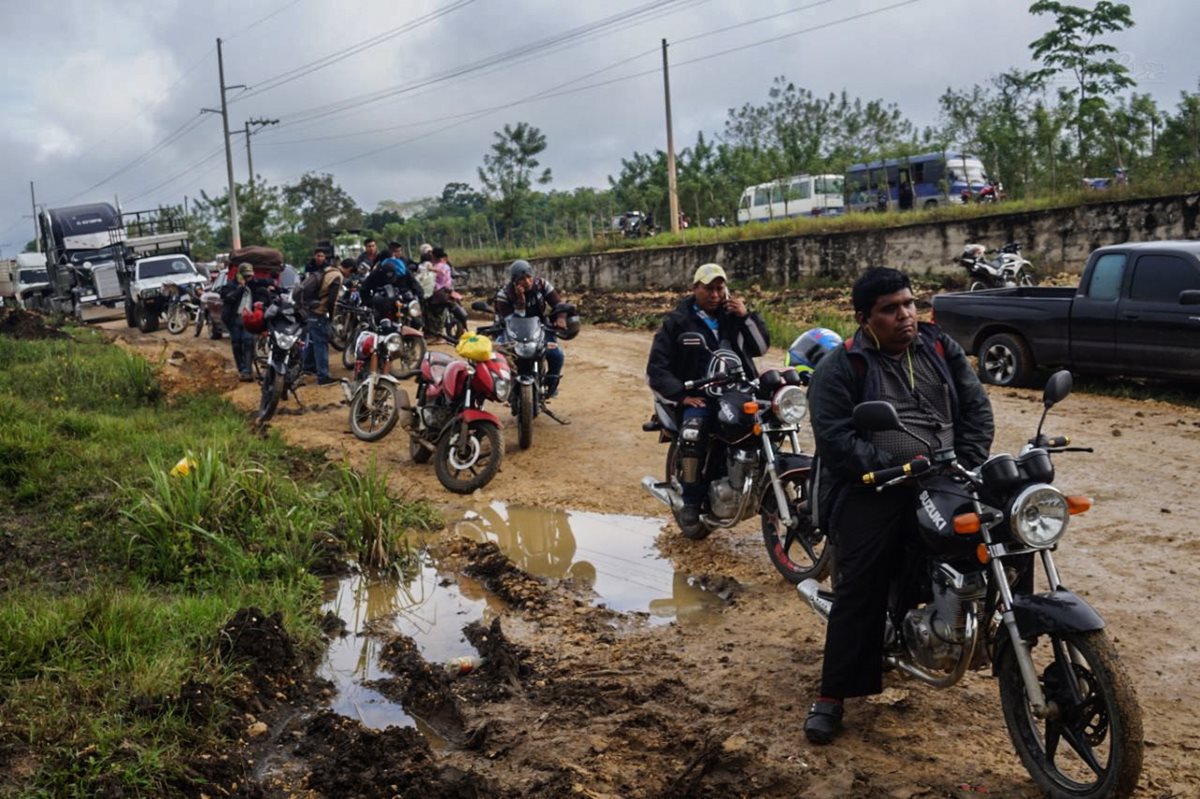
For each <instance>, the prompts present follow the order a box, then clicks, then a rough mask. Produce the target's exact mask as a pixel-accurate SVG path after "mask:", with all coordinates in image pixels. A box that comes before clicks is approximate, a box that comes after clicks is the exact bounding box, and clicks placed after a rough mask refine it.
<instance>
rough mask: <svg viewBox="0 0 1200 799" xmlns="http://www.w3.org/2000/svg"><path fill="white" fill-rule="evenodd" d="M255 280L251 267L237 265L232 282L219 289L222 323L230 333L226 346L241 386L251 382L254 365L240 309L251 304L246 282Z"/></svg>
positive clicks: (252, 348) (229, 281)
mask: <svg viewBox="0 0 1200 799" xmlns="http://www.w3.org/2000/svg"><path fill="white" fill-rule="evenodd" d="M253 278H254V267H253V266H251V265H250V264H239V265H238V268H237V269H236V270H235V271H234V273H233V277H232V279H230V280H228V281H226V283H225V285H223V286H221V288H220V289H218V293H219V294H220V296H221V322H222V323H223V324H224V325H225V329H226V330H228V331H229V343H230V345H231V346H232V347H233V364H234V366H236V367H237V371H238V379H239V380H241V381H242V382H243V383H249V382H251V381H252V380H254V376H253V374H252V373H251V366H252V365H253V363H254V337H253V336H252V335H251V334H250V333H248V332H246V328H245V326H244V325H242V310H243V309H244V308H249V307H250V303H251V299H252V298H251V295H250V287H249V286H248V285H247V283H248V282H249V281H250V280H251V279H253Z"/></svg>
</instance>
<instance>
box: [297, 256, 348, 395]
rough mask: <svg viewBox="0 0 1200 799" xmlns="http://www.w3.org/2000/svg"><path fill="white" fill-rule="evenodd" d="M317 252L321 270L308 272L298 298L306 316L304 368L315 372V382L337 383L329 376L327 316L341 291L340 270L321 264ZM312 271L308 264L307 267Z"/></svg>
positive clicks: (333, 266)
mask: <svg viewBox="0 0 1200 799" xmlns="http://www.w3.org/2000/svg"><path fill="white" fill-rule="evenodd" d="M317 252H318V253H320V255H321V256H322V257H321V262H322V268H321V271H319V272H316V271H310V273H309V274H308V275H307V276H305V278H304V285H303V286H301V287H300V296H301V301H302V303H303V305H304V309H305V310H306V311H307V312H308V317H307V318H306V319H305V321H304V326H305V334H306V335H307V337H308V346H307V347H305V349H304V368H305V370H306V371H311V372H314V373H316V375H317V385H319V386H324V385H328V384H330V383H336V382H337V381H336V380H334V379H333V378H332V377H330V376H329V334H330V330H329V317H330V315H331V314H332V313H333V309H334V308H335V307H336V304H337V298H338V295H339V294H340V293H341V290H342V271H341V269H339V268H338V267H337V266H336V265H334V264H327V263H324V252H323V251H321V250H318V251H317ZM310 270H311V266H310Z"/></svg>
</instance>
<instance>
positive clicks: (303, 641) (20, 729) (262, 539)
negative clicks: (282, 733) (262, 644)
mask: <svg viewBox="0 0 1200 799" xmlns="http://www.w3.org/2000/svg"><path fill="white" fill-rule="evenodd" d="M71 336H72V338H64V339H53V340H15V339H12V338H7V337H4V336H0V365H2V366H0V709H2V712H0V772H2V773H3V776H0V795H13V796H95V795H100V794H105V795H124V796H132V795H142V796H158V795H164V794H167V793H172V792H174V791H173V790H172V789H171V787H174V788H178V786H180V785H182V784H185V783H186V782H187V781H189V779H191V778H193V777H194V775H192V774H190V773H189V772H188V771H187V766H186V764H187V763H188V762H189V758H190V757H191V756H194V755H195V754H196V753H197V752H207V751H219V750H220V748H221V747H222V746H223V745H224V744H227V743H228V742H227V741H225V740H224V739H223V738H222V732H221V730H220V723H221V721H223V720H224V717H225V716H226V715H227V714H225V713H222V712H220V711H221V710H222V708H225V709H226V710H227V707H225V706H224V705H223V704H222V702H223V700H222V696H223V690H224V689H228V688H229V687H230V686H231V685H232V684H233V682H234V681H235V680H236V678H237V672H238V668H239V666H238V664H236V663H223V662H221V660H220V658H219V657H218V654H217V652H218V647H217V634H218V631H219V630H220V629H221V627H222V625H224V624H225V623H226V622H227V621H229V619H230V618H231V617H232V616H233V615H234V612H235V611H236V610H237V609H239V608H244V607H251V606H255V607H258V608H262V609H264V610H265V611H266V612H268V613H270V612H273V611H280V612H281V613H282V616H283V620H284V628H285V629H286V630H287V631H288V633H289V634H290V635H291V637H292V638H293V640H294V641H295V642H296V644H297V648H298V649H301V650H304V651H307V652H309V653H312V652H315V651H317V648H318V645H319V641H320V632H319V629H318V627H317V622H318V619H317V613H316V612H317V610H318V609H319V605H320V588H321V583H320V579H319V578H318V577H317V576H315V575H314V573H313V572H314V569H315V568H316V565H317V564H318V562H322V561H321V559H326V560H327V559H328V557H329V552H330V550H331V549H332V550H333V552H334V555H335V557H337V558H346V557H348V558H351V559H357V560H359V561H360V562H364V563H365V562H369V561H371V560H375V561H377V562H381V563H383V564H385V566H386V567H390V568H403V567H404V565H405V563H406V562H409V560H410V559H411V551H410V549H409V547H408V544H407V532H408V530H410V529H413V528H430V527H435V526H437V525H438V524H440V522H439V520H438V518H437V514H436V511H434V510H433V509H432V508H430V507H429V506H427V505H425V504H424V503H420V502H406V501H398V500H397V499H396V498H395V497H392V496H390V495H389V493H388V489H387V484H386V479H385V476H384V475H381V474H379V473H377V472H375V471H374V470H369V471H368V473H366V474H362V475H360V474H356V473H353V472H351V471H349V470H348V469H346V468H345V467H340V466H339V467H328V466H326V465H325V463H324V461H323V459H322V458H321V457H319V456H316V455H313V454H311V453H306V452H303V451H299V450H296V449H294V448H291V447H288V446H287V445H285V444H284V443H283V442H282V441H281V440H280V439H279V438H278V436H275V435H272V436H270V437H267V438H258V437H255V436H253V435H251V434H250V432H249V428H248V426H247V424H246V420H245V418H244V416H243V415H242V414H241V413H240V412H238V411H236V410H235V409H234V408H233V407H232V406H231V405H229V404H228V403H227V402H225V401H224V400H222V399H221V398H219V397H217V396H214V395H207V396H182V397H177V398H171V399H170V400H168V398H166V397H164V396H163V395H162V392H161V389H160V385H159V382H158V379H157V375H156V368H155V367H154V366H153V365H152V364H149V363H147V362H146V361H144V360H142V359H141V358H139V357H137V356H134V355H130V354H128V353H126V352H124V351H122V350H120V349H118V348H116V347H113V346H110V345H108V344H106V343H105V342H104V341H103V340H102V339H101V338H100V336H98V335H97V334H95V333H94V332H90V331H81V330H75V331H71ZM185 453H187V454H190V455H191V456H192V457H193V458H194V465H193V467H192V468H191V469H190V470H189V472H188V474H186V475H181V476H173V475H172V474H171V473H170V470H171V469H172V467H173V466H174V465H175V464H176V462H177V461H179V459H180V458H181V457H182V456H184V454H185ZM188 681H191V682H193V683H194V682H200V683H203V684H207V685H210V686H212V687H214V688H215V697H216V712H213V713H211V714H209V717H208V720H207V721H204V720H202V721H200V722H197V720H196V719H195V718H191V719H189V718H186V716H187V715H188V714H186V713H184V712H180V708H179V707H178V706H177V705H173V704H172V698H173V697H178V696H179V695H180V687H181V685H182V684H184V683H185V682H188ZM148 698H149V699H156V700H159V701H156V702H151V703H149V704H150V706H153V707H158V708H160V709H159V710H158V711H157V712H154V713H150V714H147V713H144V712H135V710H134V709H135V708H138V707H145V706H146V705H147V701H146V700H147V699H148ZM192 762H194V761H192ZM169 786H170V787H169Z"/></svg>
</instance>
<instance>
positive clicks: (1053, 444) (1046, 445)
mask: <svg viewBox="0 0 1200 799" xmlns="http://www.w3.org/2000/svg"><path fill="white" fill-rule="evenodd" d="M1029 443H1030V444H1032V445H1033V446H1035V447H1042V448H1043V449H1061V448H1063V447H1065V446H1067V445H1068V444H1070V443H1071V437H1070V436H1047V435H1040V436H1037V437H1035V438H1031V439H1029Z"/></svg>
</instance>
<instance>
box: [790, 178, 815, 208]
mask: <svg viewBox="0 0 1200 799" xmlns="http://www.w3.org/2000/svg"><path fill="white" fill-rule="evenodd" d="M811 197H812V181H810V180H808V179H804V180H797V181H793V183H792V185H791V186H789V187H788V202H791V201H792V200H807V199H809V198H811Z"/></svg>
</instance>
